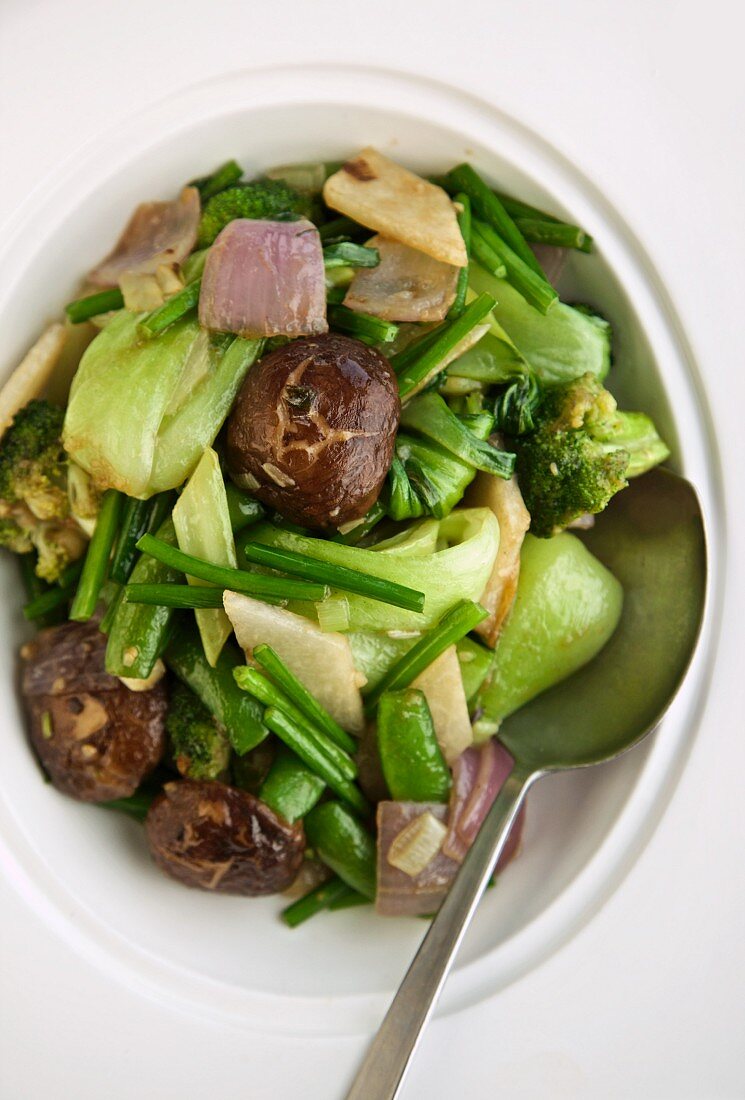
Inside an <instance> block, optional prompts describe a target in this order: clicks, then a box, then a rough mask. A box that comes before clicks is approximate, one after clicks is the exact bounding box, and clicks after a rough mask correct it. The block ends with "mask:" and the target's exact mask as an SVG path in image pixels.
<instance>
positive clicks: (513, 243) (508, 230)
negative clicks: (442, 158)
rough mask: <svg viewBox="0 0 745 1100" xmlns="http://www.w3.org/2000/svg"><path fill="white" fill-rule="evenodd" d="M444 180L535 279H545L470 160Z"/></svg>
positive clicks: (512, 224)
mask: <svg viewBox="0 0 745 1100" xmlns="http://www.w3.org/2000/svg"><path fill="white" fill-rule="evenodd" d="M447 179H448V182H449V184H450V186H451V187H452V189H453V190H454V191H463V192H465V194H466V195H468V197H469V198H470V200H471V203H472V205H473V209H474V211H475V212H476V214H477V215H478V216H479V218H481V220H482V221H484V222H486V224H487V225H489V226H490V227H491V228H492V229H493V230H494V231H495V233H497V234H498V235H499V237H500V239H501V240H503V241H504V242H505V244H507V245H508V246H509V248H510V249H511V251H512V252H513V253H514V255H516V256H517V257H518V258H519V259H520V260H522V262H523V263H524V264H525V265H526V266H527V267H528V268H530V269H531V270H532V271H533V273H534V274H535V275H537V276H538V278H539V279H541V280H543V281H544V282H545V279H546V276H545V275H544V274H543V272H542V271H541V267H540V264H539V263H538V261H537V260H536V258H535V256H534V255H533V253H532V251H531V250H530V247H529V246H528V244H527V243H526V241H525V238H524V237H523V235H522V233H521V232H520V230H519V229H518V228H517V226H516V225H515V223H514V221H513V220H512V218H511V217H510V215H509V214H508V213H507V211H506V210H505V208H504V205H503V204H502V202H501V201H500V199H498V198H497V196H496V194H495V193H494V191H492V189H491V188H490V187H489V186H488V185H487V184H486V183H484V181H483V180H482V178H481V176H480V175H479V174H478V172H476V171H475V170H474V169H473V168H472V167H471V165H470V164H459V165H458V167H457V168H453V170H452V171H451V172H450V173H449V174H448V177H447Z"/></svg>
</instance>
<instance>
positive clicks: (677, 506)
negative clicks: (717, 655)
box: [347, 469, 707, 1100]
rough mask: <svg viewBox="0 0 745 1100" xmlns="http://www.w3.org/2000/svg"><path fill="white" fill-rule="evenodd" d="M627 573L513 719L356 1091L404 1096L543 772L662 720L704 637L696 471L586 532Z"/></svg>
mask: <svg viewBox="0 0 745 1100" xmlns="http://www.w3.org/2000/svg"><path fill="white" fill-rule="evenodd" d="M583 541H584V542H585V544H586V545H587V547H588V549H590V550H591V551H592V553H593V554H595V555H596V556H597V557H598V558H599V559H600V561H602V562H603V564H604V565H606V566H607V567H608V569H610V570H611V572H612V573H614V574H615V576H616V577H617V578H618V580H619V581H620V582H621V584H622V586H623V590H624V604H623V612H622V615H621V620H620V622H619V625H618V627H617V629H616V631H615V633H614V634H613V637H612V638H611V639H610V640H609V642H608V643H607V644H606V645H605V647H604V648H603V649H602V650H601V652H600V653H599V654H598V655H597V656H596V657H595V658H594V660H592V661H591V662H590V663H589V664H587V665H586V666H585V667H584V668H583V669H581V670H580V671H579V672H577V673H575V674H574V675H573V676H571V677H570V678H569V679H567V680H565V681H563V682H562V683H560V684H557V685H556V686H555V687H553V688H551V689H549V690H548V691H546V692H544V693H543V694H541V695H539V696H537V698H536V699H534V700H533V701H532V702H530V703H528V704H527V705H526V706H524V707H522V708H521V709H520V710H519V711H517V712H516V713H515V714H513V715H511V716H510V717H509V718H508V719H506V720H505V722H504V723H503V725H502V727H501V728H500V731H499V734H498V736H499V739H500V741H501V742H502V743H503V744H504V746H505V747H506V748H507V749H508V751H509V752H510V754H511V755H512V757H513V759H514V767H513V770H512V772H511V774H510V776H509V777H508V779H507V781H506V782H505V784H504V786H503V787H502V789H501V791H500V792H499V794H498V796H497V798H496V800H495V802H494V804H493V806H492V807H491V809H490V811H489V813H488V814H487V816H486V819H485V820H484V823H483V825H482V826H481V829H480V831H479V833H478V836H477V837H476V839H475V841H474V843H473V845H472V846H471V849H470V851H469V852H468V854H467V856H466V858H465V859H464V861H463V864H462V865H461V868H460V870H459V872H458V874H457V876H456V878H455V880H454V882H453V885H452V887H451V889H450V892H449V893H448V895H447V897H446V898H445V901H444V902H443V904H442V907H441V909H440V911H439V913H438V914H437V916H436V917H435V919H434V920H433V922H432V924H431V926H430V928H429V931H428V932H427V934H426V936H425V937H424V939H423V941H422V943H421V946H420V947H419V950H418V951H417V954H416V955H415V957H414V960H413V962H412V964H411V966H410V967H409V970H408V971H407V973H406V976H405V978H404V980H403V982H402V983H401V985H400V987H399V990H398V992H397V994H396V996H395V997H394V999H393V1002H392V1003H391V1006H390V1008H389V1009H388V1012H387V1014H386V1016H385V1019H384V1020H383V1023H382V1024H381V1027H380V1029H379V1031H378V1034H377V1035H376V1037H375V1039H374V1040H373V1043H372V1045H371V1046H370V1049H369V1051H368V1053H367V1055H366V1057H365V1060H364V1061H363V1063H362V1066H361V1068H360V1070H359V1072H358V1074H357V1077H356V1078H355V1081H354V1083H353V1085H352V1088H351V1090H350V1091H349V1093H348V1094H347V1100H395V1098H396V1097H397V1096H398V1094H399V1091H400V1088H401V1085H402V1084H403V1080H404V1076H405V1074H406V1070H407V1069H408V1066H409V1064H410V1061H411V1058H412V1056H413V1054H414V1051H415V1050H416V1047H417V1044H418V1042H419V1039H420V1037H421V1034H422V1031H423V1029H424V1027H425V1025H426V1023H427V1021H428V1019H429V1017H430V1015H431V1013H432V1010H433V1008H434V1006H435V1003H436V1001H437V998H438V996H439V994H440V992H441V990H442V987H443V985H444V983H445V980H446V978H447V975H448V973H449V971H450V967H451V965H452V962H453V959H454V958H455V954H456V952H457V950H458V948H459V946H460V944H461V941H462V939H463V936H464V935H465V932H466V929H467V928H468V925H469V923H470V921H471V918H472V917H473V914H474V912H475V911H476V907H477V905H478V901H479V898H480V897H481V894H482V892H483V891H484V889H485V888H486V885H487V883H488V882H489V880H490V878H491V876H492V874H493V871H494V868H495V866H496V864H497V861H498V860H499V857H500V855H501V853H502V849H503V848H504V845H505V843H506V841H507V838H508V836H509V833H510V830H511V828H512V825H513V823H514V822H515V820H516V818H517V816H518V814H519V812H520V809H521V807H522V805H523V802H524V800H525V796H526V794H527V792H528V790H529V788H530V787H531V786H532V784H533V783H534V782H535V781H536V780H537V779H539V778H540V777H541V776H544V775H546V774H549V773H551V772H555V771H561V770H564V769H566V768H579V767H587V766H589V765H591V764H599V763H602V762H604V761H606V760H611V759H612V758H613V757H615V756H619V755H620V754H621V753H623V752H625V751H626V750H628V749H630V748H632V747H633V746H634V745H636V744H638V743H639V741H641V740H642V739H643V738H644V737H646V736H647V735H648V734H649V733H651V731H652V730H653V729H655V727H656V726H657V724H658V723H659V721H660V719H661V718H662V716H663V715H664V713H665V711H666V710H667V708H668V706H669V705H670V703H671V702H672V700H673V698H674V697H675V694H676V692H677V690H678V688H679V687H680V684H681V683H682V681H683V678H684V676H685V673H686V669H687V668H688V665H689V663H690V661H691V657H692V656H693V652H694V650H695V647H696V641H697V639H698V635H699V631H700V628H701V623H702V620H703V613H704V604H705V597H706V575H707V570H706V541H705V536H704V524H703V517H702V513H701V507H700V505H699V502H698V498H697V496H696V492H695V490H694V488H693V486H692V485H691V484H690V482H688V481H686V480H685V479H684V478H682V477H678V476H677V475H676V474H673V473H671V472H670V471H668V470H662V469H656V470H653V471H651V472H650V473H648V474H646V475H645V476H644V477H641V478H639V479H637V480H635V481H632V482H631V484H630V485H629V487H628V488H627V489H625V490H624V491H623V492H621V493H619V494H618V495H617V496H616V497H614V499H613V501H612V502H611V504H610V506H609V507H608V508H607V510H606V511H605V512H603V514H602V516H600V517H599V519H598V521H597V523H596V524H595V526H594V527H593V528H592V529H591V530H590V531H588V532H586V533H585V534H584V535H583Z"/></svg>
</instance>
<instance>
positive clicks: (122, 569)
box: [109, 497, 155, 584]
mask: <svg viewBox="0 0 745 1100" xmlns="http://www.w3.org/2000/svg"><path fill="white" fill-rule="evenodd" d="M154 507H155V500H153V499H150V500H137V499H136V498H135V497H127V499H126V501H125V504H124V513H123V515H122V525H121V531H120V532H119V538H118V540H117V543H116V550H115V551H114V556H113V558H112V560H111V569H110V574H109V575H110V576H111V579H112V580H113V581H117V582H118V583H119V584H126V583H127V581H128V580H129V575H130V573H131V572H132V570H133V569H134V565H135V562H136V561H137V553H138V551H137V543H138V541H139V539H141V538H142V536H143V535H144V534H146V532H147V531H149V530H150V521H151V516H152V514H153V510H154Z"/></svg>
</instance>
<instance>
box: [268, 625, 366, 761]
mask: <svg viewBox="0 0 745 1100" xmlns="http://www.w3.org/2000/svg"><path fill="white" fill-rule="evenodd" d="M253 657H254V660H255V661H258V662H259V664H260V665H261V667H262V668H264V669H266V671H267V672H268V673H269V675H270V676H271V677H272V678H273V679H274V680H276V682H277V683H278V684H279V686H280V687H281V688H283V690H284V691H285V692H286V693H287V695H288V696H289V697H290V699H291V700H292V702H293V703H294V704H295V706H296V707H297V708H298V710H299V711H301V712H302V713H303V714H304V715H305V716H306V718H308V719H309V720H310V721H311V722H312V723H313V724H314V725H316V726H318V727H319V729H322V730H323V731H324V733H327V734H328V736H329V737H330V738H331V740H332V741H335V742H336V744H337V745H339V747H340V748H342V749H345V750H346V752H349V753H355V752H356V751H357V743H356V741H355V740H354V738H353V737H350V736H349V734H348V733H347V732H346V730H343V729H342V728H341V726H340V725H339V723H338V722H336V721H335V720H334V719H333V718H332V717H331V715H330V714H329V712H328V711H327V710H326V708H325V707H322V706H321V704H320V703H319V702H318V700H317V699H316V698H315V697H314V696H313V695H311V693H310V692H309V691H308V689H307V688H306V686H305V684H303V683H301V682H300V680H298V678H297V676H296V675H295V673H294V672H293V671H292V669H290V668H288V667H287V665H286V664H285V662H284V661H283V660H282V658H281V657H280V655H279V654H278V653H277V652H276V650H274V649H272V647H271V646H270V645H267V644H266V643H264V644H262V645H257V646H255V647H254V650H253ZM355 774H356V770H355Z"/></svg>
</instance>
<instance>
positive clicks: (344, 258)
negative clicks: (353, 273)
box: [323, 241, 380, 271]
mask: <svg viewBox="0 0 745 1100" xmlns="http://www.w3.org/2000/svg"><path fill="white" fill-rule="evenodd" d="M379 263H380V253H379V252H378V250H377V248H367V247H366V246H365V245H364V244H355V243H354V242H353V241H339V243H338V244H329V245H326V247H325V248H324V250H323V264H324V267H325V268H326V270H327V271H328V270H329V269H331V268H335V267H377V266H378V264H379Z"/></svg>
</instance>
